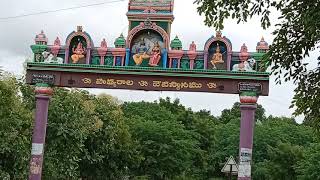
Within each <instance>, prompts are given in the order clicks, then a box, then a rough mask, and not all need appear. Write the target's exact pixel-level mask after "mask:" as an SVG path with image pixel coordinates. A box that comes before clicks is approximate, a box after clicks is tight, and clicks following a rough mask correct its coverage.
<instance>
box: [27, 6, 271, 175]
mask: <svg viewBox="0 0 320 180" xmlns="http://www.w3.org/2000/svg"><path fill="white" fill-rule="evenodd" d="M173 5H174V0H130V1H129V8H128V12H127V14H126V15H127V17H128V22H129V23H128V24H129V31H128V36H127V37H124V35H123V34H122V32H119V34H121V35H120V36H119V37H118V38H116V39H112V40H111V39H109V38H108V37H105V36H101V37H97V38H99V39H101V40H102V41H101V44H100V46H94V44H93V41H92V39H91V37H90V35H89V34H88V33H86V32H85V31H83V30H82V27H81V26H78V28H77V31H73V32H72V33H71V34H69V36H68V37H67V39H66V41H65V42H66V44H65V45H61V43H60V39H59V38H57V39H56V40H55V41H54V44H53V45H48V44H47V43H48V39H47V36H46V35H45V34H44V32H41V33H40V34H38V35H37V36H36V38H35V44H33V45H31V49H32V51H33V53H34V59H33V62H28V63H27V67H26V82H27V83H28V84H30V85H35V87H36V91H35V93H36V96H35V98H36V103H37V106H36V113H35V126H34V130H33V137H32V152H31V161H30V176H29V179H30V180H40V179H41V172H42V171H41V170H42V163H43V155H44V145H45V137H46V131H45V130H46V124H47V116H48V105H49V101H50V97H51V96H52V94H53V93H54V92H53V88H52V87H68V88H101V89H125V90H141V91H175V92H203V93H220V94H233V95H235V94H236V95H239V100H240V103H241V106H240V109H241V127H240V141H239V174H238V179H241V180H248V179H251V166H252V152H253V151H252V149H253V129H254V123H255V119H254V118H255V111H256V108H257V101H258V97H259V96H268V95H269V76H270V74H269V73H268V72H265V71H264V68H262V67H260V65H261V64H262V60H261V59H262V56H263V55H264V54H265V53H266V52H267V51H268V49H269V46H268V43H267V42H265V41H264V39H262V40H261V41H259V42H258V43H257V46H256V47H255V49H256V51H255V52H248V48H247V47H246V45H245V44H243V45H242V44H241V45H242V46H241V45H240V46H241V49H240V50H239V51H234V50H233V49H232V43H231V41H230V40H229V39H228V38H227V37H226V36H222V33H221V32H213V33H212V34H214V33H216V34H215V35H214V36H212V37H210V38H208V40H207V41H206V43H205V46H204V48H203V49H202V48H197V42H195V41H193V40H192V39H189V40H185V39H179V36H178V35H176V34H175V38H173V39H171V38H170V36H171V24H172V23H173V20H174V16H173ZM119 34H118V35H119ZM110 41H113V43H110ZM183 41H187V43H189V44H187V45H188V47H189V48H188V49H183V47H184V46H183V45H184V43H183ZM112 44H114V46H112ZM240 46H239V47H240ZM252 49H253V48H252ZM168 59H169V60H168ZM128 93H130V92H128ZM217 103H218V102H217Z"/></svg>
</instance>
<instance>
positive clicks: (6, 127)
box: [0, 74, 33, 179]
mask: <svg viewBox="0 0 320 180" xmlns="http://www.w3.org/2000/svg"><path fill="white" fill-rule="evenodd" d="M32 122H33V118H32V112H30V111H28V109H26V108H25V106H24V104H23V102H22V100H21V96H20V95H19V85H18V81H17V80H16V79H15V78H14V77H12V76H8V75H5V74H2V75H0V179H25V178H26V177H27V175H28V162H29V158H30V152H31V127H32Z"/></svg>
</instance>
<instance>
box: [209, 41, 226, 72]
mask: <svg viewBox="0 0 320 180" xmlns="http://www.w3.org/2000/svg"><path fill="white" fill-rule="evenodd" d="M210 62H211V64H212V66H213V69H217V67H216V64H222V63H224V61H223V59H222V54H221V52H220V47H219V44H217V48H216V52H215V53H214V55H213V56H212V59H211V61H210Z"/></svg>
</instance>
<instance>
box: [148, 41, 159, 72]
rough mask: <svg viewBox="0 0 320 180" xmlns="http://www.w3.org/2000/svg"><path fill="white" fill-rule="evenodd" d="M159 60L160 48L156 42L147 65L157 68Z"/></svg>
mask: <svg viewBox="0 0 320 180" xmlns="http://www.w3.org/2000/svg"><path fill="white" fill-rule="evenodd" d="M160 59H161V47H160V45H159V42H156V43H155V44H154V46H153V48H152V52H151V57H150V60H149V65H150V66H158V63H159V61H160Z"/></svg>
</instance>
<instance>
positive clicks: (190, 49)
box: [189, 41, 197, 51]
mask: <svg viewBox="0 0 320 180" xmlns="http://www.w3.org/2000/svg"><path fill="white" fill-rule="evenodd" d="M189 51H197V45H196V44H195V43H194V41H192V43H191V44H190V47H189Z"/></svg>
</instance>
